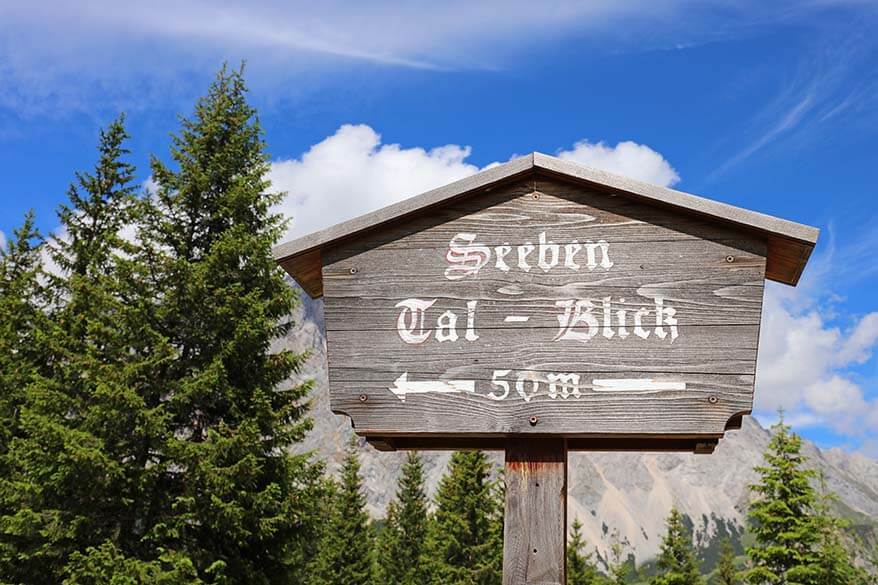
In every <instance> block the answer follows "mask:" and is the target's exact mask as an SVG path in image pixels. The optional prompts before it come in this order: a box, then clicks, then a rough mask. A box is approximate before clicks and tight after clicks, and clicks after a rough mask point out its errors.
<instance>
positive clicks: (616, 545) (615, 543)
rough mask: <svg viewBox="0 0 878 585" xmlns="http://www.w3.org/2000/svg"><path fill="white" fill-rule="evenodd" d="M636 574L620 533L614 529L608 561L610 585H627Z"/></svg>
mask: <svg viewBox="0 0 878 585" xmlns="http://www.w3.org/2000/svg"><path fill="white" fill-rule="evenodd" d="M633 573H634V569H633V567H632V566H631V562H630V559H629V555H628V554H627V550H626V547H625V545H624V544H623V543H622V539H621V538H620V536H619V531H618V530H616V529H614V530H613V533H612V534H611V535H610V551H609V558H608V559H607V577H608V583H609V584H610V585H625V584H626V583H628V579H629V578H630V577H631V576H632V574H633Z"/></svg>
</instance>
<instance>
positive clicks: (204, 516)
mask: <svg viewBox="0 0 878 585" xmlns="http://www.w3.org/2000/svg"><path fill="white" fill-rule="evenodd" d="M182 124H183V131H182V132H181V134H180V136H177V137H175V138H174V147H173V149H172V158H173V159H174V161H175V163H176V165H175V168H174V169H171V168H169V167H166V166H164V165H162V164H161V163H160V162H158V161H157V160H154V161H153V175H154V178H155V180H156V182H157V184H158V190H157V193H156V194H155V195H154V196H152V197H150V198H149V199H147V200H145V201H144V200H141V199H139V198H138V197H137V196H136V195H135V190H134V187H133V183H132V177H133V168H132V167H131V166H130V165H128V164H127V163H125V162H124V160H123V159H124V156H125V154H126V151H125V148H124V140H125V138H126V135H125V131H124V127H123V125H122V121H121V120H119V121H117V122H115V123H114V124H112V125H111V126H110V127H108V129H107V130H106V131H105V132H104V133H102V135H101V145H100V160H99V162H98V164H97V165H96V169H95V171H94V172H93V173H91V174H81V175H77V182H76V184H75V185H74V186H73V187H71V190H70V204H69V205H68V206H65V207H62V209H61V212H60V218H61V223H62V227H63V233H62V237H59V238H57V239H56V241H55V242H54V243H53V245H52V250H51V258H52V260H53V262H54V264H56V265H57V267H58V268H57V271H56V272H57V274H55V275H54V276H51V277H49V278H48V283H47V284H46V285H45V286H44V287H43V291H42V294H43V296H44V297H45V299H46V300H45V301H44V308H45V311H44V313H43V314H44V315H45V316H46V321H47V324H45V325H44V326H42V327H37V328H35V329H34V331H35V343H33V345H32V346H33V348H35V349H34V350H35V351H37V352H38V353H39V355H38V356H37V357H38V359H35V360H34V363H35V364H36V365H37V366H39V367H37V368H35V371H34V372H32V373H31V372H27V373H26V376H25V377H26V378H28V379H29V380H30V382H29V383H28V384H26V386H25V392H24V398H23V399H22V400H23V403H22V405H21V408H20V409H18V413H19V414H18V415H17V418H16V419H15V420H16V425H15V426H13V427H11V428H13V429H14V431H13V432H14V435H15V436H13V437H12V439H11V441H10V443H9V446H8V451H6V452H4V453H3V454H2V463H0V464H2V465H4V466H5V468H4V476H3V478H0V514H2V516H0V572H2V574H3V575H4V578H8V579H9V580H11V581H12V582H25V583H52V584H55V583H61V582H67V583H77V584H89V583H107V582H124V583H129V582H131V583H137V582H156V583H165V582H167V583H202V582H204V583H231V582H235V583H254V584H269V583H272V584H274V583H301V582H302V580H303V578H304V575H305V571H304V566H305V564H306V562H307V560H308V559H309V558H310V557H311V556H313V553H314V551H315V549H316V539H315V538H314V528H315V525H316V519H315V516H316V514H317V513H318V509H317V503H318V494H319V488H320V485H321V483H320V476H321V469H320V467H318V466H315V465H314V464H312V463H310V462H309V456H308V455H291V454H290V449H289V448H290V447H291V446H292V445H293V444H294V443H295V442H297V441H299V440H301V438H302V437H303V436H304V433H305V432H306V431H307V430H308V428H309V424H310V423H309V421H308V419H307V418H306V417H305V414H306V408H307V404H306V402H305V397H306V395H307V393H308V390H309V388H310V387H309V385H308V384H299V385H293V386H292V387H290V386H289V385H287V387H282V386H281V385H282V384H283V383H284V381H285V380H287V379H288V378H289V376H290V374H292V373H293V372H295V371H297V369H298V368H299V366H300V365H301V364H302V361H303V359H304V357H303V356H301V355H296V354H293V353H291V352H288V351H282V352H279V353H272V351H271V348H270V346H271V344H272V342H273V341H274V340H275V339H277V338H278V337H279V336H281V335H283V334H284V333H285V332H286V331H287V330H288V329H289V327H291V326H292V324H291V323H290V322H289V321H288V315H289V313H290V312H291V309H292V307H293V303H294V302H295V299H294V296H293V293H292V292H291V290H290V289H289V287H288V286H287V285H286V283H285V281H284V279H283V277H282V276H281V274H280V271H279V270H278V269H277V267H276V266H275V264H274V261H273V259H272V257H271V246H272V244H273V242H274V241H275V240H276V239H277V238H278V237H279V236H280V234H281V233H282V231H283V229H284V222H283V221H282V219H281V218H280V217H279V216H278V215H276V214H274V213H272V212H271V208H272V206H273V205H274V204H275V203H276V202H277V200H278V198H279V197H280V195H277V194H270V193H269V192H268V188H269V185H268V184H267V183H266V182H265V181H264V179H263V177H264V176H265V174H266V172H267V169H268V162H267V161H268V159H267V155H266V154H265V152H264V144H263V142H262V139H261V130H260V129H259V125H258V123H257V122H256V120H255V114H254V112H253V110H252V109H251V108H250V107H249V106H248V105H247V103H246V100H245V87H244V83H243V79H242V75H241V72H240V71H234V72H230V71H228V70H226V69H223V70H222V71H221V72H220V74H219V76H218V77H217V80H216V81H215V83H214V84H213V85H212V86H211V88H210V91H209V93H208V95H207V96H206V97H205V98H203V99H202V100H200V101H199V102H198V104H197V106H196V111H195V115H194V116H193V118H192V119H188V120H183V121H182ZM127 228H132V231H133V232H136V235H137V238H136V239H130V240H129V239H126V238H123V237H122V232H123V230H126V229H127ZM5 272H6V270H5V268H4V274H5ZM2 286H5V285H2ZM9 298H11V297H10V295H6V294H4V295H3V300H2V301H0V335H2V334H3V333H4V332H5V327H6V323H5V322H3V319H4V316H3V313H4V307H5V306H6V303H7V301H8V299H9ZM21 298H26V297H24V296H21ZM19 334H20V333H19ZM10 339H11V338H10ZM0 343H3V342H2V341H0ZM0 359H2V358H0ZM15 359H17V358H15ZM19 362H20V363H25V362H24V361H23V360H19ZM17 363H18V362H17ZM8 371H9V372H13V371H15V370H11V369H10V370H8ZM20 371H24V370H20ZM6 373H7V370H6V368H4V376H5V374H6ZM0 383H5V379H4V380H3V381H2V382H0ZM3 408H4V412H6V411H7V410H8V409H7V408H6V404H5V402H4V404H3ZM4 448H5V446H4Z"/></svg>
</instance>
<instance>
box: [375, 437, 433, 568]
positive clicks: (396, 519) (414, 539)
mask: <svg viewBox="0 0 878 585" xmlns="http://www.w3.org/2000/svg"><path fill="white" fill-rule="evenodd" d="M427 520H428V516H427V496H426V493H425V492H424V468H423V464H422V462H421V457H420V456H419V455H418V454H417V453H416V452H409V454H408V456H407V457H406V462H405V464H404V465H403V467H402V477H401V478H400V480H399V489H398V491H397V495H396V501H393V502H391V503H390V504H389V506H388V509H387V520H386V524H385V526H384V529H383V530H382V531H381V534H380V537H379V543H378V555H377V556H378V558H377V561H378V562H377V566H376V579H375V581H376V583H382V584H385V583H386V584H387V585H422V584H423V583H424V582H425V581H426V579H427V576H428V575H427V570H426V567H425V565H426V560H427V559H426V556H425V554H426V551H425V545H426V537H427Z"/></svg>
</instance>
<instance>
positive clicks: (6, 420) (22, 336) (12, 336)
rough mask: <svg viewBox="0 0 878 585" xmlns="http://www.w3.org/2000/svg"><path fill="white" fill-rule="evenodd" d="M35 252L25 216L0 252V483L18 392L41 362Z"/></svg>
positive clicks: (36, 240) (37, 244)
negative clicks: (38, 337)
mask: <svg viewBox="0 0 878 585" xmlns="http://www.w3.org/2000/svg"><path fill="white" fill-rule="evenodd" d="M41 246H42V240H41V237H40V234H39V232H37V230H36V229H35V228H34V215H33V213H28V214H27V215H26V216H25V220H24V223H23V224H22V226H21V227H19V228H17V229H16V230H15V231H14V232H13V235H12V237H11V238H10V239H9V241H8V242H7V245H6V247H5V248H0V482H2V481H3V478H6V477H8V476H7V473H8V471H9V470H8V469H6V468H5V463H4V462H5V457H6V454H7V453H8V452H9V445H10V444H11V443H12V440H13V438H14V437H16V436H17V434H18V432H17V429H18V424H19V423H18V421H19V417H20V414H21V407H22V406H23V404H24V389H25V388H26V387H27V385H28V384H29V383H30V381H31V379H32V377H33V375H34V372H35V370H36V369H37V367H38V364H39V362H40V361H41V360H40V355H39V352H38V345H37V343H38V342H37V336H38V331H39V330H40V329H41V327H42V326H43V321H44V319H43V316H44V313H43V310H42V307H41V306H40V303H41V297H42V293H41V287H40V283H39V277H40V271H41V260H40V250H41ZM0 497H2V496H0ZM2 501H3V500H2V499H0V505H2Z"/></svg>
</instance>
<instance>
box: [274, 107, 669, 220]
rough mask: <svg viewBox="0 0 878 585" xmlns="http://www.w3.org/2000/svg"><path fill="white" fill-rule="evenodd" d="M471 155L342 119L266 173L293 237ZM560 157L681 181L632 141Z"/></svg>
mask: <svg viewBox="0 0 878 585" xmlns="http://www.w3.org/2000/svg"><path fill="white" fill-rule="evenodd" d="M469 156H470V148H469V147H468V146H460V145H456V144H447V145H445V146H439V147H435V148H431V149H429V150H427V149H424V148H421V147H411V148H404V147H402V146H400V145H399V144H384V143H382V141H381V135H380V134H378V133H377V132H376V131H375V130H373V129H372V128H371V127H369V126H366V125H363V124H360V125H350V124H346V125H344V126H342V127H340V128H339V129H338V130H337V131H336V132H335V134H333V135H332V136H329V137H328V138H325V139H324V140H322V141H321V142H319V143H318V144H315V145H314V146H312V147H311V148H310V149H309V150H308V151H307V152H305V153H304V154H303V155H302V156H301V157H299V158H296V159H290V160H279V161H276V162H274V163H273V164H272V168H271V174H270V176H269V178H270V179H271V181H272V184H273V188H274V189H276V190H278V191H286V192H287V197H286V199H285V200H284V202H283V203H282V204H281V206H280V211H281V212H282V213H284V214H285V215H286V216H287V217H290V218H292V224H291V229H290V233H289V236H290V237H295V236H301V235H305V234H307V233H310V232H312V231H315V230H318V229H321V228H324V227H328V226H330V225H333V224H336V223H338V222H340V221H344V220H346V219H351V218H353V217H356V216H359V215H362V214H363V213H367V212H369V211H373V210H375V209H380V208H381V207H384V206H386V205H390V204H391V203H395V202H397V201H400V200H402V199H405V198H406V197H410V196H412V195H417V194H419V193H422V192H424V191H428V190H430V189H433V188H436V187H441V186H442V185H445V184H447V183H450V182H452V181H455V180H457V179H462V178H464V177H467V176H469V175H472V174H474V173H476V172H478V171H479V170H481V169H480V168H479V167H478V166H476V165H474V164H471V163H468V162H467V161H466V159H467V158H468V157H469ZM559 156H561V157H562V158H566V159H569V160H574V161H577V162H581V163H583V164H587V165H590V166H593V167H596V168H600V169H603V170H606V171H610V172H615V173H620V174H625V175H628V176H631V177H634V178H638V179H641V180H644V181H649V182H651V183H657V184H660V185H668V184H672V183H675V182H676V181H678V180H679V177H678V176H677V173H676V172H675V171H674V169H673V168H672V167H671V165H670V164H669V163H668V162H667V161H666V160H665V159H664V157H662V155H661V154H659V153H658V152H656V151H654V150H653V149H651V148H649V147H648V146H644V145H642V144H637V143H635V142H630V141H629V142H621V143H619V144H617V145H616V146H615V147H609V146H606V145H605V144H604V143H602V142H598V143H590V142H588V141H586V140H583V141H580V142H577V143H576V144H575V145H574V146H573V148H571V149H569V150H561V151H559ZM495 164H497V163H491V164H489V165H486V167H484V168H487V167H490V166H492V165H495Z"/></svg>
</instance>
